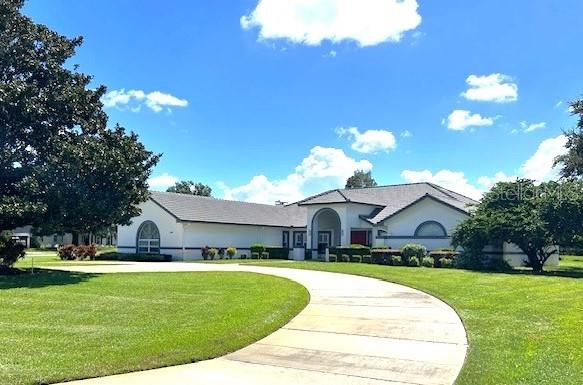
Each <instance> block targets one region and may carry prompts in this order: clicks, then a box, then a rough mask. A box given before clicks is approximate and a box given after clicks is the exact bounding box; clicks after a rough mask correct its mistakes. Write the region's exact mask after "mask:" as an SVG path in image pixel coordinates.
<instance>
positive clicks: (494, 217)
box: [452, 179, 583, 272]
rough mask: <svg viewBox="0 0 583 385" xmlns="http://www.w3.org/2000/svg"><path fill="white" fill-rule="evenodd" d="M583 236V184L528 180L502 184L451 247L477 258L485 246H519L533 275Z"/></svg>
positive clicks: (477, 209)
mask: <svg viewBox="0 0 583 385" xmlns="http://www.w3.org/2000/svg"><path fill="white" fill-rule="evenodd" d="M582 232H583V182H579V181H565V182H562V183H559V182H547V183H541V184H540V185H535V183H534V182H533V181H532V180H528V179H521V180H517V181H516V182H500V183H498V184H496V185H495V186H494V187H493V188H492V189H491V190H490V191H489V192H487V193H486V194H484V196H483V198H482V200H481V201H480V203H479V204H478V205H476V206H475V210H474V211H473V212H472V215H471V217H470V218H469V219H467V220H465V221H464V222H462V223H461V224H459V225H458V226H457V228H456V229H455V231H454V233H453V234H452V243H453V245H454V246H456V247H457V246H462V247H463V248H464V249H465V250H466V251H468V252H470V253H481V252H482V250H483V249H484V247H485V246H486V245H492V246H497V245H502V244H503V243H504V242H510V243H514V244H515V245H517V246H518V247H519V248H520V249H521V250H522V251H523V252H524V253H525V254H526V255H527V257H528V262H529V265H530V266H531V267H532V269H533V271H535V272H542V271H543V268H544V263H545V262H546V261H547V259H548V258H549V257H550V256H551V255H552V254H554V253H555V252H556V251H557V250H556V246H557V245H568V244H571V243H573V242H575V241H576V240H577V238H578V234H581V233H582Z"/></svg>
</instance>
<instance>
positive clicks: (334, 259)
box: [328, 254, 338, 262]
mask: <svg viewBox="0 0 583 385" xmlns="http://www.w3.org/2000/svg"><path fill="white" fill-rule="evenodd" d="M337 260H338V257H337V256H336V254H329V255H328V261H329V262H336V261H337Z"/></svg>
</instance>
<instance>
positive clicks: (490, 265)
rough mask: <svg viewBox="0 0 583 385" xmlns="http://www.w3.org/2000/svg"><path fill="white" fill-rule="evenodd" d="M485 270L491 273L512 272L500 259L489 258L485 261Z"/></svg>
mask: <svg viewBox="0 0 583 385" xmlns="http://www.w3.org/2000/svg"><path fill="white" fill-rule="evenodd" d="M484 267H485V268H486V270H492V271H509V270H512V266H510V264H509V263H508V262H506V260H505V259H504V258H502V257H491V258H488V259H487V260H486V263H485V264H484Z"/></svg>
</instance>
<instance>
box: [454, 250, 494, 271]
mask: <svg viewBox="0 0 583 385" xmlns="http://www.w3.org/2000/svg"><path fill="white" fill-rule="evenodd" d="M486 259H487V257H485V256H484V255H483V254H480V253H473V252H464V253H461V254H459V255H456V256H455V257H454V259H453V264H454V266H455V267H456V268H458V269H468V270H483V269H484V268H485V267H486Z"/></svg>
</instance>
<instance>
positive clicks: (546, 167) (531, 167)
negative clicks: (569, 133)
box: [520, 135, 567, 182]
mask: <svg viewBox="0 0 583 385" xmlns="http://www.w3.org/2000/svg"><path fill="white" fill-rule="evenodd" d="M566 144H567V137H566V136H565V135H559V136H557V137H556V138H549V139H545V140H543V141H542V142H541V144H539V146H538V148H537V150H536V152H535V153H534V154H533V155H532V156H531V157H530V158H529V159H528V160H527V161H526V162H524V164H523V165H522V166H521V167H520V174H521V175H522V176H523V177H524V178H528V179H534V180H536V181H538V182H542V181H546V180H549V179H554V178H556V177H557V175H558V171H557V169H556V168H555V167H553V161H554V160H555V158H556V157H557V156H558V155H562V154H564V153H565V152H566V151H567V149H566V148H565V145H566Z"/></svg>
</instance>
